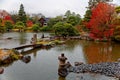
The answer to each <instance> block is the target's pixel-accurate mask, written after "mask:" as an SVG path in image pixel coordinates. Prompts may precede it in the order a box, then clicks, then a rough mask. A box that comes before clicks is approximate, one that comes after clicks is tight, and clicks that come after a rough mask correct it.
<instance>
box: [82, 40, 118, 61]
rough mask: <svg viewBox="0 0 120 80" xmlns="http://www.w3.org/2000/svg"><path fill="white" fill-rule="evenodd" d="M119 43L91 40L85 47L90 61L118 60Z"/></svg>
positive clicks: (84, 49)
mask: <svg viewBox="0 0 120 80" xmlns="http://www.w3.org/2000/svg"><path fill="white" fill-rule="evenodd" d="M117 48H118V45H117V44H114V43H109V42H89V43H88V44H87V45H86V46H84V47H83V51H84V53H85V55H86V58H87V62H88V63H99V62H112V61H116V60H117V59H118V58H119V57H120V54H118V52H119V51H118V50H119V49H120V45H119V49H117Z"/></svg>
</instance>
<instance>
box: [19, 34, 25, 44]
mask: <svg viewBox="0 0 120 80" xmlns="http://www.w3.org/2000/svg"><path fill="white" fill-rule="evenodd" d="M18 40H19V41H20V42H19V43H20V44H25V43H26V42H27V39H26V33H24V32H21V33H20V34H19V39H18Z"/></svg>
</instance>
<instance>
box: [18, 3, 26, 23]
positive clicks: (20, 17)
mask: <svg viewBox="0 0 120 80" xmlns="http://www.w3.org/2000/svg"><path fill="white" fill-rule="evenodd" d="M18 20H19V21H22V22H23V23H25V22H26V20H27V17H26V13H25V11H24V6H23V4H21V5H20V10H19V13H18Z"/></svg>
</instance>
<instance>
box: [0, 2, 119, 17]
mask: <svg viewBox="0 0 120 80" xmlns="http://www.w3.org/2000/svg"><path fill="white" fill-rule="evenodd" d="M88 1H89V0H0V9H1V10H6V11H8V12H18V10H19V7H20V4H23V5H24V10H25V12H26V13H42V14H43V15H45V16H46V17H55V16H58V15H63V14H65V12H66V11H67V10H70V11H71V12H75V13H76V14H80V15H81V16H82V17H83V15H84V14H85V11H86V7H87V6H88ZM113 3H114V4H117V5H120V0H113Z"/></svg>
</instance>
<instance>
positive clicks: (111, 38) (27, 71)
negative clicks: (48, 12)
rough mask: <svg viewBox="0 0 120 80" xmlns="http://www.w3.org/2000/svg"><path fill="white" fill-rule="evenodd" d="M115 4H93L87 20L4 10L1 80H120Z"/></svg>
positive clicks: (96, 0) (119, 8)
mask: <svg viewBox="0 0 120 80" xmlns="http://www.w3.org/2000/svg"><path fill="white" fill-rule="evenodd" d="M112 2H113V1H112V0H89V2H88V6H86V11H85V14H84V15H83V17H82V16H81V15H80V14H79V13H76V12H74V11H71V10H66V12H65V13H63V14H61V15H57V16H55V17H47V16H45V15H44V14H42V13H34V14H32V13H28V12H27V11H26V7H24V4H22V3H21V4H20V5H19V9H18V11H17V12H9V11H7V10H2V9H1V8H0V80H120V51H119V50H120V5H116V4H113V3H112ZM33 7H34V6H33ZM80 9H81V8H80Z"/></svg>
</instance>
